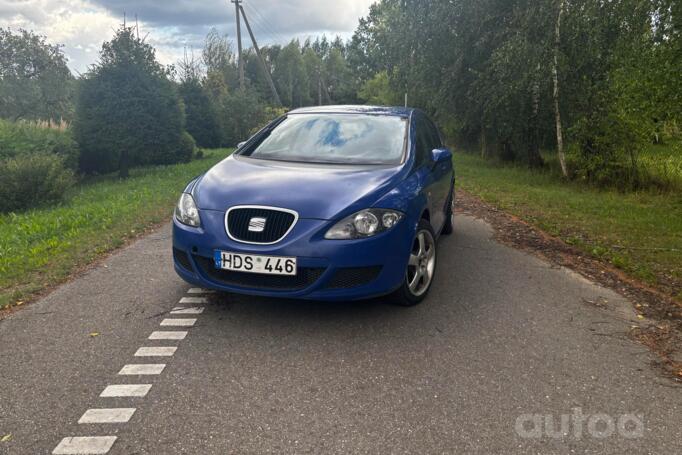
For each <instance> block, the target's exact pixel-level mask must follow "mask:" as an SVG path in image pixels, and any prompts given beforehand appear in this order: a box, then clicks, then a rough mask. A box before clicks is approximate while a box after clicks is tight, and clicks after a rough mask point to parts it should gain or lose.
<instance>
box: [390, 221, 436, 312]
mask: <svg viewBox="0 0 682 455" xmlns="http://www.w3.org/2000/svg"><path fill="white" fill-rule="evenodd" d="M420 238H421V240H420ZM422 242H423V244H422ZM437 256H438V254H437V250H436V236H435V234H434V232H433V228H432V227H431V224H429V222H428V221H426V220H421V221H420V222H419V224H418V226H417V233H416V234H415V237H414V240H413V242H412V248H411V250H410V260H409V261H408V265H407V270H405V279H404V280H403V284H402V285H401V286H400V288H398V290H396V291H395V292H394V293H393V294H392V295H391V301H392V302H393V303H394V304H396V305H398V306H404V307H411V306H415V305H419V304H420V303H422V302H423V301H424V299H425V298H426V296H427V295H428V293H429V290H430V289H431V285H432V284H433V278H434V275H435V273H436V265H437V263H438V261H437ZM417 274H419V275H421V277H420V278H419V277H417ZM415 280H416V282H415Z"/></svg>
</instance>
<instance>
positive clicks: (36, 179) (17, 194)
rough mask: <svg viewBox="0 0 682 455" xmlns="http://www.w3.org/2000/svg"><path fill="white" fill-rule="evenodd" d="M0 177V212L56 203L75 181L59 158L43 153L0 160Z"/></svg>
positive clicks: (71, 172) (71, 173)
mask: <svg viewBox="0 0 682 455" xmlns="http://www.w3.org/2000/svg"><path fill="white" fill-rule="evenodd" d="M0 176H2V185H0V212H11V211H16V210H22V209H27V208H30V207H34V206H37V205H40V204H44V203H48V202H54V201H59V200H61V199H62V197H63V196H64V193H65V192H66V190H68V189H69V188H70V187H71V186H72V185H73V184H74V182H75V179H74V175H73V171H72V170H70V169H66V168H65V167H64V159H63V158H60V157H59V156H56V155H50V154H44V153H42V154H31V155H19V156H16V157H14V158H9V159H5V160H2V161H0Z"/></svg>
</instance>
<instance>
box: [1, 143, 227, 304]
mask: <svg viewBox="0 0 682 455" xmlns="http://www.w3.org/2000/svg"><path fill="white" fill-rule="evenodd" d="M229 153H230V151H229V150H215V151H208V152H207V153H206V156H205V157H204V158H203V159H201V160H197V161H192V162H191V163H187V164H179V165H174V166H155V167H146V168H138V169H134V170H133V171H132V172H131V177H130V178H129V179H127V180H119V179H118V178H116V177H115V176H113V175H112V176H102V177H98V178H93V179H89V180H87V181H84V182H83V183H81V184H79V185H77V186H76V187H75V188H73V189H72V190H70V192H69V194H68V195H67V198H66V202H64V203H62V204H60V205H57V206H51V207H45V208H39V209H35V210H30V211H27V212H23V213H16V214H12V213H10V214H5V215H0V308H3V307H5V306H8V305H11V304H13V303H17V302H21V301H23V300H25V299H28V298H30V297H31V296H32V295H34V294H36V293H38V292H40V291H42V290H44V289H46V288H48V287H50V286H53V285H55V284H58V283H60V282H63V281H64V280H65V279H67V278H68V277H69V275H71V274H72V273H73V272H74V270H76V269H78V268H79V267H83V266H85V265H87V264H89V263H90V262H92V261H93V260H95V259H97V258H98V257H100V256H102V255H103V254H105V253H107V252H109V251H111V250H113V249H115V248H117V247H119V246H121V245H123V244H124V243H125V242H126V240H128V239H130V238H133V237H136V236H138V235H139V234H140V233H142V232H144V230H145V229H147V228H148V227H150V226H153V225H155V224H158V223H160V222H162V221H164V220H170V218H171V213H172V211H173V207H174V206H175V203H176V202H177V199H178V197H179V196H180V192H181V191H182V190H183V189H184V187H185V185H186V184H187V183H188V182H189V181H190V180H191V179H192V178H193V177H195V176H197V175H199V174H201V173H203V172H204V171H206V170H207V169H209V168H210V167H211V166H212V165H213V164H215V163H216V162H218V161H219V160H221V159H222V158H224V157H225V156H227V155H228V154H229Z"/></svg>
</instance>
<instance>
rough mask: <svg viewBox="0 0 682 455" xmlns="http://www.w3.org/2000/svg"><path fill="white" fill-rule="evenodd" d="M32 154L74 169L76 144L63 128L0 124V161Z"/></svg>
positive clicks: (18, 123)
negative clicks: (51, 156)
mask: <svg viewBox="0 0 682 455" xmlns="http://www.w3.org/2000/svg"><path fill="white" fill-rule="evenodd" d="M36 153H40V154H55V155H57V156H59V157H60V158H62V160H63V161H64V165H65V166H66V167H68V168H69V169H73V170H75V169H76V168H77V167H78V155H79V151H78V144H76V141H74V140H73V137H72V135H71V131H70V130H68V129H66V128H65V127H63V125H62V126H61V127H58V126H50V125H48V124H42V123H36V122H24V121H21V122H8V121H5V120H0V160H2V159H6V158H12V157H15V156H20V155H31V154H36Z"/></svg>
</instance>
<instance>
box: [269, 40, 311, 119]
mask: <svg viewBox="0 0 682 455" xmlns="http://www.w3.org/2000/svg"><path fill="white" fill-rule="evenodd" d="M273 79H274V80H275V83H276V85H277V89H278V90H279V96H280V98H281V99H282V103H283V104H284V105H285V106H291V107H297V106H306V105H308V104H310V103H311V101H312V99H311V97H310V91H309V89H308V84H309V76H308V74H307V73H306V71H305V66H304V65H303V55H302V53H301V45H300V43H299V42H298V40H294V41H292V42H291V43H289V44H288V45H287V46H285V47H284V48H282V51H281V52H280V53H279V55H278V56H277V60H276V61H275V68H274V71H273Z"/></svg>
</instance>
